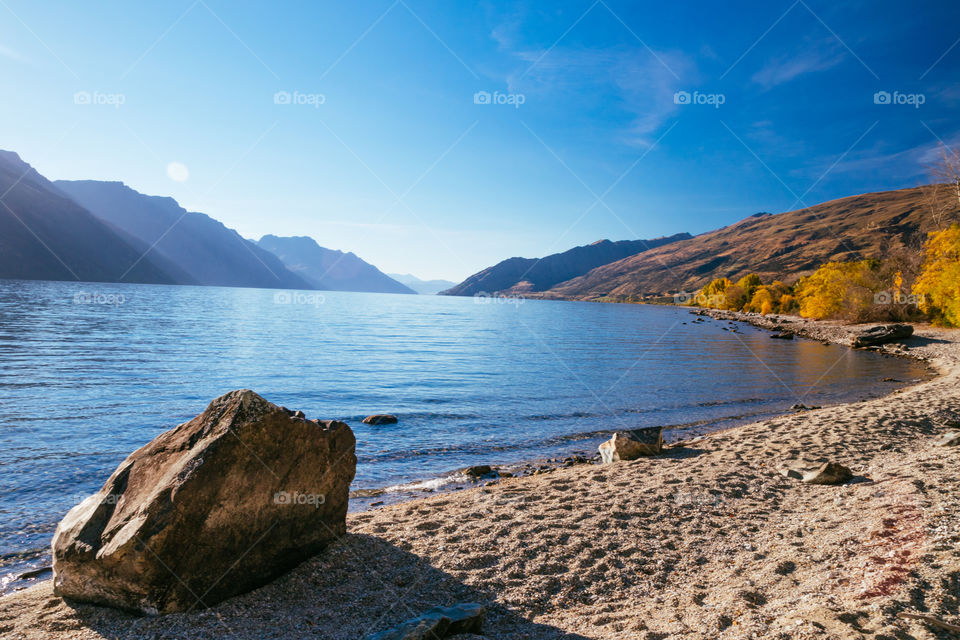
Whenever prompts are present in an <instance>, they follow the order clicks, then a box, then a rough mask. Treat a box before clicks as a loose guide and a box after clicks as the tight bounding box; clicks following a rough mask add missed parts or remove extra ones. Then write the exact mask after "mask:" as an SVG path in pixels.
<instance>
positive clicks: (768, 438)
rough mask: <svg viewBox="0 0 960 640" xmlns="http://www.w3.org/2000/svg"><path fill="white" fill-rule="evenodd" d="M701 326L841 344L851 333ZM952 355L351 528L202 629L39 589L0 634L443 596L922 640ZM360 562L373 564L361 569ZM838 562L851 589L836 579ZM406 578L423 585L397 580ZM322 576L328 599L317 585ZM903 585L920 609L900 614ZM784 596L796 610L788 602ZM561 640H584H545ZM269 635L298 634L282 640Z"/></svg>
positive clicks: (632, 623)
mask: <svg viewBox="0 0 960 640" xmlns="http://www.w3.org/2000/svg"><path fill="white" fill-rule="evenodd" d="M691 313H696V312H695V311H691ZM705 313H706V314H708V315H711V316H712V317H717V318H718V319H720V318H722V319H724V320H733V321H743V322H749V323H750V324H753V325H754V326H759V327H760V328H765V329H771V328H776V329H781V328H784V329H789V330H790V331H794V332H795V333H796V334H797V335H804V336H806V337H809V338H811V339H816V340H829V341H831V342H835V343H838V344H846V345H847V346H849V345H848V343H847V342H846V341H848V340H849V336H850V334H851V332H852V331H853V330H855V329H856V326H853V327H851V326H848V325H841V324H839V323H830V322H823V321H817V322H813V321H806V322H804V321H802V320H801V319H789V318H787V317H779V318H777V319H779V320H781V322H774V319H773V318H760V319H758V318H755V317H753V318H751V317H750V314H742V313H734V312H722V311H719V312H718V311H715V310H709V311H705ZM751 320H753V321H751ZM759 322H763V323H765V324H767V325H769V326H764V325H763V324H759ZM794 325H796V326H794ZM958 339H960V331H956V330H954V331H951V330H943V329H936V328H932V327H927V326H920V327H918V331H917V333H916V334H915V336H914V337H913V338H911V339H909V340H907V341H906V342H908V343H911V344H912V345H914V346H911V347H910V348H909V349H908V350H906V351H902V350H898V349H894V348H890V349H881V351H882V352H884V353H889V355H897V356H907V357H912V358H916V359H919V360H921V361H923V362H925V363H927V364H928V365H929V366H931V367H932V368H933V369H934V370H936V371H937V372H938V373H939V375H937V376H936V377H934V378H932V379H928V380H925V381H923V382H920V383H918V384H915V385H912V386H909V387H904V388H900V389H897V390H893V391H892V392H891V393H890V394H886V395H884V396H883V397H882V398H878V399H873V400H865V401H859V402H851V403H846V404H841V405H833V406H828V407H824V408H822V409H816V410H813V411H806V412H802V413H794V414H787V415H782V416H779V417H775V418H771V419H766V420H761V421H759V422H753V423H750V424H745V425H740V426H734V427H730V428H727V429H723V430H720V431H716V432H713V433H710V434H707V435H704V436H701V437H698V438H696V439H694V440H691V441H681V442H680V443H676V444H674V445H673V446H671V447H670V448H669V449H668V450H667V452H666V453H665V454H664V455H663V456H658V457H655V458H649V459H641V460H637V461H633V462H626V463H616V464H613V465H602V466H599V465H576V466H573V467H569V468H559V469H556V470H554V471H551V472H549V473H543V474H539V475H534V476H526V477H514V478H504V479H501V480H499V481H497V482H496V483H493V484H491V485H488V486H477V487H474V488H471V489H467V490H462V491H457V492H443V493H436V494H432V495H431V497H427V498H421V499H415V500H410V501H404V502H400V503H397V504H393V505H389V506H385V507H381V508H379V509H375V510H372V511H364V512H360V513H351V514H350V515H349V516H348V521H347V522H348V535H347V536H346V539H344V540H341V541H340V542H338V543H335V544H334V545H333V547H331V549H330V550H328V552H324V553H322V554H320V556H317V557H315V558H313V559H311V560H309V561H307V562H306V563H304V564H303V565H301V566H300V567H298V568H297V569H295V570H294V571H292V572H291V573H290V574H288V575H285V576H283V577H281V578H279V579H278V580H276V581H275V582H274V583H271V584H270V585H268V586H266V587H263V588H261V589H258V590H257V591H254V592H252V593H250V594H246V595H243V596H239V597H238V598H234V599H232V600H229V601H227V602H225V603H222V604H221V605H218V606H217V607H214V608H213V609H211V610H209V611H207V612H201V613H194V614H178V615H176V616H173V617H171V616H165V617H164V618H162V619H142V618H140V619H137V618H132V617H131V616H127V615H125V614H121V613H119V612H114V611H111V610H105V609H100V608H98V607H91V606H89V605H78V606H76V608H74V607H72V606H71V605H68V604H66V603H64V602H63V601H62V600H61V599H59V598H55V597H53V596H52V595H51V594H50V593H49V590H50V585H49V581H46V582H44V583H40V584H38V585H37V586H34V587H31V588H29V589H27V590H24V591H20V592H16V593H14V594H11V595H8V596H5V597H3V598H2V599H0V625H2V626H0V628H2V629H4V631H7V632H12V633H13V634H14V635H12V636H11V637H18V638H20V637H22V638H32V637H48V636H49V634H45V633H44V631H43V629H44V628H48V629H50V630H51V631H52V630H53V629H52V628H51V627H49V625H48V624H47V623H50V624H55V625H56V626H57V628H58V629H62V630H67V629H69V630H70V631H71V632H72V633H73V634H75V635H74V636H71V637H78V638H88V637H89V638H98V637H105V635H102V634H101V633H100V632H99V631H98V630H97V629H98V628H99V626H98V625H101V624H102V625H106V627H104V629H102V630H106V629H109V630H110V631H111V632H116V633H119V635H121V636H124V637H127V636H128V635H129V637H150V634H151V633H152V632H153V631H156V630H157V629H160V628H165V625H164V624H161V620H162V621H165V622H166V623H169V624H172V625H173V627H172V628H177V629H181V630H183V631H184V632H185V633H187V634H188V635H194V634H197V633H198V630H200V629H207V628H208V627H209V628H210V631H214V630H215V629H216V626H217V624H218V623H217V622H216V620H217V619H218V618H222V617H224V616H227V617H236V616H238V615H239V616H240V619H239V620H236V622H239V623H241V624H240V625H239V627H238V628H237V632H239V633H240V634H241V635H230V636H229V637H258V636H257V635H255V633H254V630H255V629H260V627H258V626H257V625H258V624H259V622H258V621H259V620H260V618H261V617H267V618H269V617H270V616H269V615H266V616H261V615H260V614H266V613H268V612H272V613H271V614H270V615H291V614H292V613H295V610H296V609H297V607H299V608H301V609H303V611H302V612H301V613H303V614H304V615H306V616H307V617H309V616H313V619H314V620H315V621H319V620H320V619H324V617H325V616H333V615H344V614H345V615H346V617H347V618H348V619H349V620H352V621H353V623H354V625H353V626H352V627H351V626H350V624H347V625H346V626H345V627H344V632H343V635H336V634H335V633H332V630H328V631H330V632H331V633H329V634H328V635H322V636H319V637H330V638H334V637H344V638H347V637H357V635H355V634H354V635H351V632H350V631H348V630H347V629H353V630H354V631H355V630H356V629H360V628H361V627H363V626H365V625H364V624H362V623H363V621H364V620H366V619H367V618H369V617H370V616H373V618H374V619H376V618H381V619H380V620H377V624H379V625H380V626H377V627H376V628H374V629H371V632H372V631H377V630H380V629H381V628H386V627H387V626H389V625H388V624H387V623H388V622H392V621H400V620H403V619H406V618H410V617H413V614H411V613H410V612H409V611H407V610H406V609H407V608H409V609H414V610H416V612H417V613H418V612H420V611H422V609H425V608H429V607H427V606H426V605H427V604H430V606H433V605H435V604H451V601H450V599H451V598H452V597H453V595H452V594H456V593H462V594H468V595H470V596H474V598H473V599H480V600H482V601H485V602H487V603H489V605H490V606H491V612H490V615H489V621H488V625H487V626H488V634H489V635H490V637H529V638H560V637H574V638H585V637H588V638H633V637H637V638H641V637H648V636H647V635H646V634H647V633H648V632H649V633H655V634H658V633H669V634H676V635H677V636H678V637H679V636H688V637H704V635H707V636H710V637H714V636H715V637H724V638H726V637H748V636H749V635H751V634H753V635H756V634H761V635H765V634H772V633H774V632H777V633H788V634H789V637H822V636H823V634H825V633H833V634H834V635H836V636H837V637H851V638H853V637H857V638H859V637H864V633H862V632H861V631H858V629H862V630H864V631H866V630H872V631H873V633H880V632H882V633H886V634H892V633H893V632H894V631H896V630H898V629H909V630H910V632H911V633H914V634H915V637H918V638H935V637H937V636H936V635H935V634H934V633H932V632H931V631H930V630H929V629H928V627H926V626H925V625H924V624H923V623H922V622H918V621H910V622H906V621H899V622H898V621H896V620H895V614H896V613H898V612H900V611H903V610H911V611H920V612H924V613H930V614H931V615H940V616H945V617H946V618H948V619H953V620H955V619H956V611H955V609H956V604H951V602H953V603H955V602H956V598H958V597H960V593H953V594H951V592H950V589H951V588H954V589H957V588H960V587H950V584H951V583H950V580H951V579H952V578H950V577H949V576H951V575H955V576H960V560H958V558H960V552H956V551H953V549H954V548H955V546H957V545H956V544H954V545H949V544H947V543H945V542H944V540H946V541H947V542H949V541H951V540H952V541H953V542H954V543H956V542H958V541H960V530H958V528H957V527H956V526H955V523H954V526H953V528H951V526H950V523H949V522H946V523H945V522H944V521H943V520H944V518H947V519H949V516H950V514H951V513H956V512H957V511H958V507H960V504H958V502H960V500H958V498H957V496H958V494H960V491H957V489H958V483H957V481H956V479H955V478H952V477H950V476H951V475H953V474H952V473H950V468H951V465H952V467H953V468H956V467H957V466H958V463H960V457H958V456H957V453H958V452H957V450H956V449H957V448H941V449H931V448H930V447H929V446H928V444H929V442H928V441H929V440H931V439H932V436H933V435H936V434H937V433H939V432H942V431H943V430H944V427H943V426H942V424H941V423H938V422H937V420H938V419H939V418H937V416H939V415H940V414H941V413H943V412H948V413H950V414H952V415H954V416H956V417H958V419H960V391H958V390H957V389H958V385H957V383H958V382H960V344H958ZM800 459H836V460H838V461H840V462H844V463H845V464H848V465H849V466H851V467H852V468H853V469H854V472H855V473H856V474H857V475H858V476H859V477H860V478H863V480H861V481H859V482H855V483H853V484H849V485H844V486H842V487H812V486H807V485H799V484H796V483H795V482H793V481H790V480H787V479H785V478H783V477H782V476H780V475H779V474H778V473H777V471H776V469H777V467H778V466H782V464H783V463H785V462H789V461H796V460H800ZM944 459H946V460H945V461H944ZM851 463H852V464H851ZM938 464H939V465H940V466H939V468H938V467H937V465H938ZM918 483H919V484H918ZM925 487H927V488H926V489H925ZM934 488H936V489H939V490H940V491H939V493H938V495H934V493H935V492H934V491H933V489H934ZM944 488H946V490H943V489H944ZM927 503H929V504H927ZM938 509H939V510H938ZM891 519H892V520H893V523H892V524H890V521H891ZM954 520H955V518H954ZM828 525H829V526H828ZM934 525H935V526H934ZM671 528H672V529H671ZM807 529H811V531H807ZM718 533H720V534H722V535H716V534H718ZM944 536H946V537H944ZM950 536H953V537H950ZM743 540H745V541H743ZM808 543H815V544H813V545H811V546H810V548H807V544H808ZM365 545H366V546H370V545H373V546H374V547H375V548H376V549H379V551H380V552H381V553H385V554H386V556H387V559H386V560H382V559H380V560H378V558H377V557H370V556H369V553H367V550H366V549H365V548H364V546H365ZM384 545H385V546H384ZM798 545H799V546H798ZM708 549H709V550H711V551H713V553H708V551H707V550H708ZM795 549H802V551H800V550H797V551H794V550H795ZM825 549H826V551H825ZM879 551H883V553H879ZM828 552H829V553H828ZM698 553H700V554H701V555H699V556H698V555H697V554H698ZM824 554H826V555H824ZM351 556H354V558H353V562H354V563H356V561H357V560H359V561H360V563H359V565H358V566H359V567H368V568H369V567H371V566H373V567H376V570H375V571H374V573H376V574H377V575H378V577H380V578H381V579H386V582H387V586H388V587H389V586H390V585H391V584H393V583H397V584H393V586H392V587H390V588H389V589H388V590H384V588H382V587H379V586H377V585H376V584H369V582H370V580H369V576H367V577H366V578H364V576H363V575H356V574H355V573H350V572H349V571H346V570H345V569H344V566H343V565H344V563H350V562H351ZM759 556H762V557H759ZM793 556H796V557H794V559H792V560H791V559H790V557H793ZM874 557H879V558H881V561H879V562H877V561H873V560H870V559H871V558H874ZM921 557H923V558H924V559H925V561H924V562H922V563H921V562H920V560H919V559H920V558H921ZM364 559H366V561H367V563H369V564H365V563H364V562H363V560H364ZM851 564H853V565H856V567H857V570H858V572H859V573H858V572H854V573H853V574H850V572H849V571H846V572H845V571H843V570H842V568H841V567H842V566H843V565H851ZM413 566H416V567H420V571H426V572H427V574H426V575H425V576H421V577H419V578H417V577H416V576H415V575H408V574H409V570H410V568H411V567H413ZM731 568H732V569H731ZM951 571H953V572H956V573H951ZM329 572H333V575H334V579H333V584H332V585H331V584H325V583H324V580H322V579H321V580H318V578H317V576H324V575H327V573H329ZM360 573H361V574H362V573H363V572H360ZM414 573H416V572H414ZM848 574H849V575H848ZM398 576H400V577H399V578H398ZM403 576H406V577H403ZM395 578H396V580H395ZM935 578H936V579H935ZM858 579H859V582H858V581H857V580H858ZM939 579H942V580H939ZM398 580H399V582H398ZM938 580H939V581H938ZM373 582H378V581H377V580H376V579H374V580H373ZM939 582H943V584H944V585H946V586H938V585H939ZM400 583H403V584H402V587H401V586H397V585H398V584H400ZM860 583H864V584H862V585H861V584H860ZM918 583H926V584H928V585H932V586H930V587H928V588H927V589H926V590H927V591H932V592H936V593H935V594H931V595H927V596H925V597H924V598H921V599H919V600H918V598H917V596H916V585H917V584H918ZM441 585H443V588H440V586H441ZM347 586H349V587H352V588H358V589H362V588H366V589H371V588H372V589H373V590H374V591H378V592H380V593H381V595H382V596H383V598H384V602H383V603H382V605H379V604H377V605H374V604H370V603H367V604H365V605H362V606H361V604H360V603H358V602H357V597H356V596H352V597H347V596H345V595H344V594H345V593H346V592H345V591H343V589H344V588H346V587H347ZM418 586H422V587H424V588H422V589H420V592H421V593H417V594H412V595H410V596H409V599H412V600H411V601H410V602H408V603H407V606H406V607H397V606H393V607H391V606H390V603H391V602H393V601H394V600H395V599H396V597H397V595H398V594H395V593H394V591H398V592H406V591H408V589H409V591H415V590H416V588H417V587H418ZM911 586H912V587H913V591H912V592H911V590H910V587H911ZM827 587H829V588H827ZM861 587H862V588H861ZM331 589H332V590H333V592H335V593H338V594H340V595H341V596H344V597H346V600H347V602H346V603H345V604H344V605H343V610H341V611H339V612H338V607H336V606H332V607H330V606H328V607H326V608H324V607H322V606H320V605H317V604H316V602H313V603H312V604H311V603H308V602H307V601H306V600H305V599H304V598H305V597H306V596H305V595H304V594H305V593H311V594H312V596H311V597H312V598H313V599H314V600H316V596H317V595H318V594H328V595H329V594H330V593H331ZM938 589H939V591H938ZM791 590H795V591H798V592H801V593H800V596H799V597H797V598H791V597H790V596H789V592H790V591H791ZM348 591H349V589H348ZM911 593H913V595H911ZM933 595H939V596H940V597H939V601H938V600H937V598H936V597H933ZM291 598H292V599H291ZM950 598H954V600H950ZM320 599H321V600H323V598H320ZM286 600H290V602H292V603H296V606H295V607H294V605H291V604H285V601H286ZM318 606H320V608H319V609H318ZM291 607H294V608H293V609H291ZM951 607H952V608H951ZM938 608H939V610H938ZM258 611H259V612H260V613H259V614H258V613H257V612H258ZM211 612H217V613H216V614H215V615H213V614H211ZM221 614H223V615H221ZM405 614H406V615H405ZM211 615H213V617H211ZM351 616H354V617H355V619H354V618H351ZM91 620H93V621H95V622H94V623H91ZM851 620H852V623H851ZM367 622H369V620H367ZM44 625H47V626H44ZM295 626H296V625H295ZM297 628H299V627H297ZM31 629H35V630H31ZM121 630H122V631H121ZM151 630H152V631H151ZM698 630H699V631H698ZM225 631H226V629H224V628H222V627H221V628H220V629H219V632H218V633H219V634H221V635H222V634H223V633H224V632H225ZM231 631H233V630H231ZM171 632H173V631H172V630H171ZM248 633H249V635H246V634H248ZM314 633H316V630H315V629H314ZM510 633H518V634H520V635H516V636H511V635H509V634H510ZM570 633H575V634H583V635H575V636H570V635H566V636H564V634H570ZM505 634H506V635H505ZM106 637H110V636H109V635H106ZM276 637H302V635H300V634H299V633H298V632H297V631H295V630H291V631H290V635H289V636H276Z"/></svg>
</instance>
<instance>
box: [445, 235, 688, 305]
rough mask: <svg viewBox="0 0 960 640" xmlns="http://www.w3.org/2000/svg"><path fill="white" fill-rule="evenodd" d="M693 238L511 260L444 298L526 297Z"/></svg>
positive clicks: (602, 245) (601, 244)
mask: <svg viewBox="0 0 960 640" xmlns="http://www.w3.org/2000/svg"><path fill="white" fill-rule="evenodd" d="M690 237H691V236H690V234H689V233H678V234H676V235H672V236H669V237H666V238H656V239H654V240H620V241H619V242H611V241H610V240H598V241H597V242H594V243H593V244H589V245H585V246H582V247H574V248H573V249H570V250H569V251H564V252H563V253H554V254H552V255H549V256H547V257H545V258H509V259H507V260H504V261H503V262H500V263H498V264H495V265H494V266H492V267H488V268H487V269H484V270H483V271H480V272H479V273H475V274H473V275H472V276H470V277H469V278H467V279H466V280H464V281H463V282H461V283H460V284H458V285H456V286H455V287H451V288H450V289H447V290H446V291H444V292H443V295H448V296H472V295H476V294H478V293H498V292H501V293H511V294H520V295H522V294H528V293H536V292H541V291H547V290H548V289H550V288H552V287H553V286H555V285H557V284H559V283H561V282H565V281H567V280H570V279H571V278H575V277H577V276H581V275H583V274H585V273H587V272H588V271H590V270H591V269H594V268H596V267H599V266H601V265H605V264H609V263H611V262H614V261H616V260H620V259H622V258H626V257H627V256H632V255H635V254H638V253H641V252H646V251H649V250H650V249H654V248H656V247H661V246H663V245H669V244H671V243H674V242H678V241H681V240H685V239H688V238H690Z"/></svg>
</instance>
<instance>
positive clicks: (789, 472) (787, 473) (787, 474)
mask: <svg viewBox="0 0 960 640" xmlns="http://www.w3.org/2000/svg"><path fill="white" fill-rule="evenodd" d="M803 474H804V470H803V469H800V468H797V467H787V468H785V469H780V475H782V476H783V477H784V478H792V479H794V480H803Z"/></svg>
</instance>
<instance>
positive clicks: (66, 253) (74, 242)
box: [0, 151, 178, 284]
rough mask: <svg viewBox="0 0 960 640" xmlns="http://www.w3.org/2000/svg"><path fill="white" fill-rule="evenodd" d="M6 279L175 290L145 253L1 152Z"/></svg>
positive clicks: (0, 251)
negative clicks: (151, 285)
mask: <svg viewBox="0 0 960 640" xmlns="http://www.w3.org/2000/svg"><path fill="white" fill-rule="evenodd" d="M0 195H2V202H0V278H17V279H25V280H78V281H86V282H137V283H155V284H173V283H175V282H177V281H178V278H177V276H176V275H175V274H173V273H170V272H168V271H167V270H165V269H164V268H162V267H161V266H160V265H159V264H158V263H157V261H155V260H153V259H152V258H151V257H150V256H149V255H148V256H146V257H144V252H145V247H143V246H142V245H140V244H139V243H137V242H135V241H134V240H132V239H130V238H128V237H125V236H124V234H122V233H120V232H119V231H118V230H117V229H115V228H113V227H112V226H111V225H109V224H108V223H106V222H104V221H102V220H100V219H98V218H97V217H96V216H94V215H93V214H92V213H91V212H90V211H88V210H87V209H85V208H84V207H82V206H80V205H79V204H77V203H76V202H74V201H73V200H71V199H70V198H69V197H68V196H67V195H66V194H64V193H63V192H62V191H60V190H59V189H58V188H57V187H56V186H54V185H53V184H52V183H51V182H50V181H49V180H47V179H46V178H44V177H43V176H41V175H40V174H39V173H38V172H37V171H36V170H35V169H33V168H32V167H31V166H30V165H28V164H27V163H25V162H23V160H21V159H20V156H18V155H17V154H16V153H13V152H10V151H0Z"/></svg>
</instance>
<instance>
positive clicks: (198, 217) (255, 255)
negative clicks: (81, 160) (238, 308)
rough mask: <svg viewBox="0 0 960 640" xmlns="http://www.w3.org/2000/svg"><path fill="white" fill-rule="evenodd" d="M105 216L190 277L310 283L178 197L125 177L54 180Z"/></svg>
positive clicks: (211, 281)
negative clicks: (143, 188)
mask: <svg viewBox="0 0 960 640" xmlns="http://www.w3.org/2000/svg"><path fill="white" fill-rule="evenodd" d="M54 184H55V185H56V186H57V188H58V189H60V190H61V191H62V192H63V193H65V194H67V195H68V196H69V197H70V198H72V199H73V200H75V201H76V202H77V203H79V204H80V205H82V206H83V207H86V208H87V209H89V210H90V211H91V212H92V213H93V214H94V215H95V216H97V217H98V218H100V219H101V220H103V221H105V222H107V223H109V224H111V225H113V226H114V227H116V228H118V229H120V230H122V231H123V232H124V233H126V234H127V235H128V236H130V237H132V238H135V239H136V240H137V241H139V242H140V243H143V244H145V245H146V246H147V247H148V248H149V253H148V256H150V257H154V258H159V259H160V260H163V261H166V262H167V263H173V264H175V265H177V266H178V267H179V268H180V269H181V270H182V271H183V272H185V273H186V274H187V276H186V277H188V278H189V280H190V282H192V283H195V284H200V285H211V286H223V287H258V288H267V289H270V288H283V289H309V288H311V287H310V285H309V284H308V283H307V282H306V281H304V280H303V279H302V278H301V277H300V276H298V275H296V274H294V273H291V272H290V271H289V270H287V269H286V268H285V267H284V266H283V263H282V262H280V260H279V259H278V258H277V257H276V256H274V255H273V254H272V253H270V252H269V251H266V250H264V249H261V248H260V247H258V246H257V245H256V244H255V243H253V242H251V241H250V240H246V239H245V238H243V237H242V236H241V235H240V234H239V233H237V232H236V231H234V230H233V229H230V228H229V227H227V226H225V225H224V224H223V223H222V222H219V221H218V220H214V219H213V218H211V217H210V216H207V215H205V214H202V213H194V212H188V211H187V210H186V209H184V208H183V207H181V206H180V205H179V204H178V203H177V201H176V200H174V199H173V198H165V197H160V196H148V195H144V194H142V193H139V192H137V191H134V190H133V189H131V188H130V187H128V186H126V185H125V184H123V183H122V182H100V181H97V180H78V181H66V180H58V181H57V182H55V183H54Z"/></svg>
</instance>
